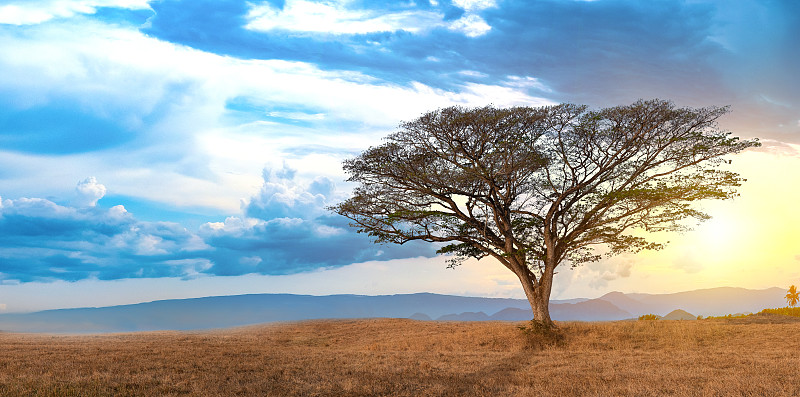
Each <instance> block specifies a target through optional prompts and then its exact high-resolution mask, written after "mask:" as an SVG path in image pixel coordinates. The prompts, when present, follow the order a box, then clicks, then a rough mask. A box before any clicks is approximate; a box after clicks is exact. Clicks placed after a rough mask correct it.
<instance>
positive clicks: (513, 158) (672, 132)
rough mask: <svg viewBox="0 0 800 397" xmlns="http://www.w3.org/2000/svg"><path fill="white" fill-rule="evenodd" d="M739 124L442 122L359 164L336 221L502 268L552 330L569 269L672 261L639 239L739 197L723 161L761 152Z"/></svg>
mask: <svg viewBox="0 0 800 397" xmlns="http://www.w3.org/2000/svg"><path fill="white" fill-rule="evenodd" d="M726 112H727V108H717V107H707V108H699V109H695V108H678V107H675V106H674V105H673V104H672V103H671V102H668V101H663V100H650V101H638V102H636V103H634V104H632V105H629V106H619V107H612V108H606V109H601V110H590V109H588V108H587V107H586V106H580V105H573V104H561V105H557V106H548V107H538V108H532V107H513V108H495V107H491V106H487V107H482V108H462V107H449V108H445V109H439V110H436V111H432V112H429V113H427V114H424V115H423V116H421V117H420V118H418V119H416V120H413V121H410V122H405V123H402V124H401V125H400V127H399V130H398V131H397V132H394V133H392V134H390V135H389V136H388V137H386V138H385V143H383V144H381V145H380V146H376V147H371V148H369V149H368V150H366V151H364V152H363V153H361V154H360V155H359V156H357V157H356V158H353V159H350V160H346V161H345V162H344V170H345V171H346V172H347V173H348V174H349V181H352V182H356V183H357V184H358V185H357V187H356V188H355V190H354V193H353V196H352V197H351V198H349V199H347V200H346V201H344V202H342V203H340V204H338V205H336V206H333V207H332V209H333V210H334V211H335V212H337V213H339V214H341V215H344V216H346V217H348V218H350V219H351V220H352V221H353V226H356V227H358V228H359V231H360V232H366V233H368V234H369V235H370V236H373V237H374V238H375V240H376V242H381V243H397V244H403V243H405V242H408V241H412V240H423V241H429V242H433V243H440V244H441V249H439V251H438V252H439V253H442V254H449V255H451V259H450V260H449V264H450V266H456V265H458V264H460V263H461V262H462V261H463V260H464V259H466V258H478V259H481V258H483V257H486V256H491V257H493V258H494V259H495V260H497V262H499V263H500V264H502V265H503V266H505V267H506V268H507V269H508V270H510V271H511V272H513V273H514V274H515V275H516V276H517V278H518V279H519V281H520V282H521V283H522V288H523V290H524V291H525V295H526V296H527V298H528V301H529V302H530V305H531V308H532V309H533V314H534V319H535V320H537V321H540V322H542V323H543V325H546V326H553V323H552V321H551V319H550V312H549V300H550V291H551V288H552V285H553V275H554V274H555V271H556V268H558V267H559V265H561V264H564V263H567V264H569V265H571V266H573V267H574V266H578V265H580V264H583V263H586V262H592V261H597V260H599V259H600V258H601V257H602V255H616V254H620V253H623V252H637V251H639V250H642V249H659V248H661V247H662V245H661V244H658V243H655V242H651V241H648V240H647V239H645V237H643V235H646V234H645V233H641V232H638V231H637V230H644V231H683V230H687V229H688V228H687V222H686V221H687V220H689V219H688V218H694V219H696V220H705V219H707V218H709V216H708V215H707V214H705V213H703V212H701V211H699V210H698V209H696V208H694V207H693V206H692V204H693V203H694V202H696V201H698V200H704V199H728V198H731V197H733V196H735V195H736V191H735V188H736V187H737V186H739V185H740V182H741V180H742V179H741V178H740V177H739V175H738V174H736V173H734V172H732V171H730V170H727V169H726V168H725V167H724V166H723V165H724V164H726V163H727V162H728V161H727V160H723V156H725V155H728V154H731V153H737V152H740V151H742V150H744V149H746V148H748V147H752V146H758V145H759V144H758V143H757V142H756V140H749V141H748V140H739V139H738V138H735V137H731V136H730V133H728V132H725V131H721V130H720V129H719V128H718V127H717V124H716V120H717V119H718V118H719V117H720V116H722V115H723V114H725V113H726Z"/></svg>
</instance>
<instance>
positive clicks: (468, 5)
mask: <svg viewBox="0 0 800 397" xmlns="http://www.w3.org/2000/svg"><path fill="white" fill-rule="evenodd" d="M453 4H454V5H455V6H456V7H459V8H462V9H464V11H467V12H473V11H481V10H485V9H487V8H492V7H497V2H495V0H453Z"/></svg>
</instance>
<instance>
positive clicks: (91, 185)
mask: <svg viewBox="0 0 800 397" xmlns="http://www.w3.org/2000/svg"><path fill="white" fill-rule="evenodd" d="M75 191H76V192H77V194H78V197H77V198H76V200H75V205H76V206H79V207H94V206H95V205H97V201H98V200H100V199H101V198H103V196H105V195H106V187H105V186H103V185H102V184H100V183H97V179H96V178H95V177H93V176H92V177H89V178H86V179H84V180H83V181H82V182H79V183H78V186H76V187H75Z"/></svg>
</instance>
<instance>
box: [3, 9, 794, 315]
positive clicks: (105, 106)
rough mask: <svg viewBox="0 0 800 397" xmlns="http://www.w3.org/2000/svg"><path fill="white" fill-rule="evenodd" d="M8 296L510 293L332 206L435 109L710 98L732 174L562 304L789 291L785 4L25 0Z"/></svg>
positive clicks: (477, 264)
mask: <svg viewBox="0 0 800 397" xmlns="http://www.w3.org/2000/svg"><path fill="white" fill-rule="evenodd" d="M0 53H2V54H3V55H2V56H1V57H0V313H2V312H7V313H10V312H23V311H32V310H41V309H51V308H62V307H83V306H105V305H113V304H124V303H136V302H143V301H151V300H156V299H168V298H187V297H200V296H212V295H229V294H242V293H299V294H311V295H324V294H336V293H352V294H368V295H376V294H395V293H413V292H435V293H446V294H457V295H471V296H496V297H515V298H523V297H524V294H523V292H522V289H521V287H520V285H519V283H518V281H517V280H516V279H515V277H514V276H513V274H511V273H510V272H508V271H507V270H506V269H505V268H503V267H502V266H501V265H499V264H498V263H497V262H493V261H492V260H491V259H484V260H482V261H468V262H467V263H465V264H464V265H462V266H460V267H458V268H456V269H447V268H446V264H445V258H441V257H437V256H436V255H435V253H434V251H435V248H436V247H433V246H431V245H427V244H424V243H420V244H406V245H403V246H396V245H392V246H388V245H376V244H373V243H372V242H371V241H370V239H369V238H368V237H367V236H365V235H363V234H357V233H355V230H354V229H353V228H350V227H349V226H348V221H347V220H346V219H343V218H341V217H339V216H338V215H335V214H333V213H331V212H329V211H327V210H326V209H325V208H326V207H327V206H330V205H333V204H335V203H337V202H340V201H341V200H344V199H345V198H347V197H348V195H349V193H350V191H351V189H352V188H353V187H354V186H353V185H352V184H351V183H348V182H346V181H345V179H346V175H345V174H344V172H343V171H342V167H341V163H342V161H343V160H345V159H347V158H352V157H353V156H356V155H357V154H358V153H360V152H361V151H363V150H365V149H367V148H369V147H370V146H374V145H378V144H380V143H381V138H382V137H384V136H386V135H387V134H389V133H391V132H393V131H395V130H396V128H397V126H398V124H399V123H400V122H402V121H410V120H413V119H414V118H416V117H418V116H420V115H421V114H422V113H424V112H426V111H430V110H434V109H437V108H441V107H445V106H451V105H461V106H484V105H487V104H492V105H494V106H499V107H502V106H513V105H524V106H542V105H551V104H557V103H563V102H570V103H579V104H586V105H588V106H590V107H592V108H601V107H607V106H616V105H625V104H630V103H633V102H634V101H636V100H638V99H651V98H662V99H668V100H671V101H673V102H674V103H675V104H676V105H677V106H693V107H701V106H712V105H713V106H726V105H729V106H730V109H731V112H730V113H729V114H728V115H726V116H724V117H723V119H721V120H720V126H721V128H723V129H725V130H728V131H731V132H732V133H733V134H734V135H736V136H739V137H741V138H745V139H750V138H754V137H757V138H759V139H760V141H761V142H762V143H763V146H762V147H761V148H758V149H754V150H749V151H747V152H745V153H741V154H738V155H735V156H732V157H731V160H732V169H734V170H735V171H737V172H739V173H740V174H741V175H742V176H743V177H744V178H746V179H747V182H745V184H744V185H743V186H742V187H741V188H740V190H739V191H740V196H739V197H737V198H736V199H734V200H732V201H725V202H708V203H703V204H702V205H701V208H702V209H704V210H706V211H708V212H709V213H710V214H711V215H712V216H713V217H714V218H713V219H712V220H710V221H708V222H706V223H704V224H702V225H700V226H698V227H696V228H695V230H694V231H692V232H689V233H686V234H684V235H667V236H657V237H658V238H661V239H662V240H663V241H666V240H668V241H669V242H670V243H669V245H668V248H666V249H665V250H662V251H657V252H643V253H639V254H636V255H633V254H626V255H622V256H617V257H613V258H608V259H604V260H602V261H600V262H597V263H592V264H588V265H584V266H582V267H578V268H576V269H570V268H569V267H568V266H564V267H563V268H560V269H559V273H558V274H557V275H556V280H555V283H556V285H555V286H554V289H553V296H552V298H554V299H567V298H574V297H590V298H591V297H597V296H600V295H602V294H604V293H607V292H610V291H623V292H651V293H666V292H677V291H685V290H691V289H698V288H711V287H717V286H733V287H744V288H754V289H756V288H768V287H774V286H779V287H788V285H789V284H798V283H800V210H798V204H800V202H798V197H800V78H799V77H798V76H797V71H798V70H800V2H796V1H793V0H785V1H762V0H719V1H707V0H683V1H679V0H663V1H653V2H642V1H638V0H595V1H573V0H538V1H519V0H514V1H511V0H508V1H504V0H452V1H447V0H436V1H434V0H416V1H390V2H389V1H387V2H380V1H359V0H329V1H313V0H285V1H275V0H270V1H257V0H256V1H253V0H250V1H244V0H241V1H240V0H219V1H218V0H214V1H209V0H72V1H70V0H25V1H15V0H11V1H5V2H3V4H2V5H0Z"/></svg>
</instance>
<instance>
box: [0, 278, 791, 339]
mask: <svg viewBox="0 0 800 397" xmlns="http://www.w3.org/2000/svg"><path fill="white" fill-rule="evenodd" d="M785 293H786V292H785V290H784V289H782V288H769V289H764V290H749V289H744V288H732V287H720V288H711V289H703V290H695V291H687V292H679V293H672V294H642V293H630V294H626V293H622V292H611V293H608V294H605V295H603V296H601V297H599V298H595V299H570V300H554V301H551V303H550V314H551V317H552V318H553V319H554V320H556V321H614V320H624V319H630V318H635V317H638V316H639V315H642V314H650V313H652V314H657V315H661V316H663V315H665V314H667V313H669V312H671V311H673V310H675V309H682V310H685V311H687V312H689V313H692V314H693V315H703V316H709V315H725V314H729V313H741V312H757V311H760V310H761V309H764V308H771V307H780V306H784V304H785V301H784V295H785ZM370 317H396V318H414V319H417V320H437V321H490V320H495V321H525V320H530V319H531V318H532V317H533V313H532V311H531V309H530V306H529V305H528V302H527V301H526V300H524V299H508V298H483V297H465V296H453V295H440V294H431V293H417V294H402V295H379V296H367V295H327V296H312V295H293V294H251V295H234V296H213V297H204V298H192V299H171V300H160V301H153V302H146V303H138V304H132V305H119V306H108V307H92V308H76V309H58V310H45V311H40V312H34V313H15V314H1V315H0V330H2V331H6V332H59V333H85V332H91V333H94V332H129V331H151V330H194V329H209V328H226V327H234V326H241V325H249V324H258V323H265V322H278V321H302V320H309V319H322V318H370Z"/></svg>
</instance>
